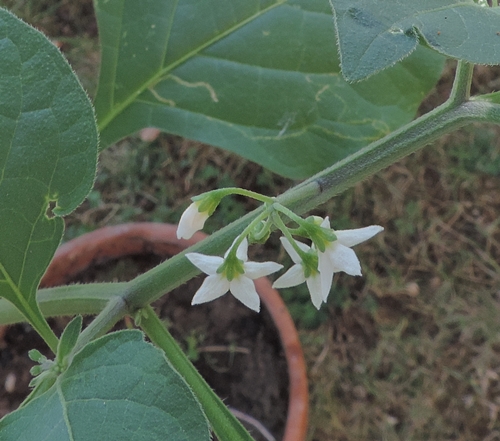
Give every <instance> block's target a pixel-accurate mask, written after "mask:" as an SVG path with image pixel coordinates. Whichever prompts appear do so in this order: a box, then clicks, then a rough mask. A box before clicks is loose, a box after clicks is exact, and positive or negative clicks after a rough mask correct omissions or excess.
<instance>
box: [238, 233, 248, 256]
mask: <svg viewBox="0 0 500 441" xmlns="http://www.w3.org/2000/svg"><path fill="white" fill-rule="evenodd" d="M236 257H237V258H238V259H240V260H243V262H246V261H247V260H248V240H247V238H246V237H245V239H243V242H241V243H240V246H239V247H238V249H237V250H236Z"/></svg>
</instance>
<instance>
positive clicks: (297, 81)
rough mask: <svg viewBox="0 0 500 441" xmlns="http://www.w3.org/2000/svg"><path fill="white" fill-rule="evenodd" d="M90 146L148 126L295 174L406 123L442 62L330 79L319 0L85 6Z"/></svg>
mask: <svg viewBox="0 0 500 441" xmlns="http://www.w3.org/2000/svg"><path fill="white" fill-rule="evenodd" d="M95 5H96V13H97V18H98V25H99V32H100V38H101V44H102V63H101V75H100V80H99V88H98V93H97V96H96V100H95V105H96V111H97V115H98V122H99V127H100V130H101V134H102V147H103V148H104V147H106V146H107V145H109V144H110V143H113V142H115V141H117V140H118V139H120V138H123V137H124V136H126V135H129V134H131V133H133V132H135V131H137V130H139V129H141V128H143V127H147V126H154V127H158V128H160V129H162V130H164V131H167V132H170V133H174V134H178V135H182V136H184V137H187V138H191V139H195V140H198V141H202V142H205V143H209V144H213V145H216V146H219V147H223V148H225V149H227V150H231V151H233V152H236V153H238V154H240V155H242V156H244V157H245V158H248V159H251V160H253V161H255V162H257V163H260V164H262V165H264V166H266V167H268V168H270V169H271V170H273V171H275V172H278V173H280V174H282V175H285V176H289V177H293V178H304V177H306V176H309V175H311V174H313V173H315V172H317V171H319V170H321V169H323V168H324V167H326V166H327V165H329V164H332V163H334V162H335V161H337V160H339V159H341V158H343V157H345V156H347V155H348V154H350V153H352V152H353V151H356V150H357V149H359V148H360V147H362V146H364V145H366V144H368V143H369V142H371V141H374V140H376V139H378V138H380V137H382V136H384V135H386V134H387V133H389V132H391V131H392V130H394V129H395V128H397V127H399V126H400V125H402V124H404V123H406V122H408V121H409V120H411V119H412V118H413V116H414V114H415V111H416V109H417V106H418V104H419V103H420V101H421V100H422V99H423V97H424V96H425V95H426V93H427V92H428V91H429V90H430V88H432V87H433V85H434V84H435V82H436V81H437V78H438V77H439V74H440V72H441V68H442V61H443V60H442V58H441V57H440V56H438V55H437V54H435V53H433V51H430V50H426V49H421V50H420V51H417V53H416V54H415V55H414V56H413V57H412V58H411V59H409V60H407V62H406V63H404V64H401V65H398V66H396V67H395V68H394V69H393V70H391V71H390V72H387V73H383V74H382V75H379V76H377V77H375V78H373V79H372V80H370V81H369V82H367V83H365V84H362V85H354V86H350V85H348V84H347V83H346V82H345V81H344V80H343V79H342V77H341V75H340V73H339V72H340V69H339V61H338V56H337V50H336V44H335V35H334V27H333V21H332V15H331V9H330V6H329V4H328V0H289V1H276V0H231V1H222V2H221V1H220V0H204V1H198V0H178V1H174V0H145V1H141V2H137V1H136V0H106V1H104V0H96V2H95Z"/></svg>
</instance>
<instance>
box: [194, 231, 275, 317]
mask: <svg viewBox="0 0 500 441" xmlns="http://www.w3.org/2000/svg"><path fill="white" fill-rule="evenodd" d="M247 252H248V241H247V239H246V238H245V239H244V240H243V242H242V243H241V244H240V246H239V247H238V249H237V251H236V257H237V258H238V259H239V260H240V261H242V262H243V263H242V266H243V274H238V273H237V274H236V275H235V276H234V278H233V279H232V280H228V279H227V276H226V274H225V273H224V272H222V273H217V270H218V269H219V268H220V267H221V265H222V264H223V263H224V261H225V258H226V257H227V255H228V253H229V251H228V252H227V253H226V255H225V256H224V258H222V257H218V256H206V255H204V254H200V253H188V254H186V257H187V258H188V259H189V260H190V261H191V263H192V264H193V265H194V266H196V267H197V268H199V269H200V270H201V271H203V272H204V273H205V274H207V275H208V277H207V278H206V279H205V280H204V281H203V283H202V285H201V287H200V289H198V291H197V292H196V294H195V296H194V297H193V300H192V302H191V304H192V305H196V304H199V303H205V302H209V301H211V300H215V299H217V298H218V297H221V296H223V295H224V294H225V293H226V292H228V291H230V292H231V294H232V295H233V296H234V297H236V298H237V299H238V300H239V301H240V302H241V303H243V304H244V305H245V306H248V307H249V308H250V309H253V310H254V311H257V312H259V310H260V298H259V295H258V294H257V291H256V289H255V285H254V283H253V280H254V279H258V278H259V277H264V276H268V275H269V274H272V273H274V272H276V271H279V270H280V269H281V268H283V265H280V264H278V263H275V262H248V256H247Z"/></svg>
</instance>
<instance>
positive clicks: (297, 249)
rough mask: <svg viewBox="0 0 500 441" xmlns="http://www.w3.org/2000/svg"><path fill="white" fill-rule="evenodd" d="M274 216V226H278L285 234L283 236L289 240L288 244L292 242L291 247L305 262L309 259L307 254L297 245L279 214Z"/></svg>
mask: <svg viewBox="0 0 500 441" xmlns="http://www.w3.org/2000/svg"><path fill="white" fill-rule="evenodd" d="M273 214H274V216H273V220H274V225H276V226H277V227H278V228H279V230H280V231H281V232H282V233H283V235H284V236H285V237H286V238H287V239H288V242H290V245H291V246H292V247H293V249H294V250H295V252H296V253H297V254H298V255H299V256H300V258H301V259H302V260H304V259H305V258H306V257H307V253H305V252H304V251H302V250H301V249H300V247H299V246H298V245H297V242H296V241H295V239H294V238H293V237H292V235H291V234H290V230H289V229H288V228H287V226H286V225H285V223H284V222H283V220H282V219H281V217H280V215H279V214H278V213H273Z"/></svg>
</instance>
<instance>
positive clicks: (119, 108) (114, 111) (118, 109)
mask: <svg viewBox="0 0 500 441" xmlns="http://www.w3.org/2000/svg"><path fill="white" fill-rule="evenodd" d="M286 2H287V0H277V1H276V3H274V4H273V5H271V6H268V7H267V8H264V9H262V10H260V11H258V12H257V13H255V14H254V15H251V16H250V17H248V18H247V19H245V20H242V21H241V22H239V23H237V24H236V25H235V26H232V27H230V28H228V29H226V30H225V31H224V32H221V33H220V34H219V35H217V36H215V37H214V38H212V39H210V40H207V41H206V42H205V43H204V44H202V45H200V46H199V47H197V48H196V49H193V50H192V51H190V52H188V53H187V54H185V55H184V56H183V57H181V58H179V59H178V60H177V61H175V62H173V63H171V64H169V65H167V66H165V67H164V68H162V69H160V70H159V71H158V72H157V73H156V74H155V75H153V77H151V78H150V79H149V80H147V81H146V82H144V83H143V84H142V85H141V86H139V87H138V88H137V89H136V90H135V91H133V92H132V93H131V94H130V95H129V97H128V98H127V99H126V100H124V101H122V102H121V103H120V104H118V105H115V106H113V107H112V108H111V111H110V112H109V113H108V114H107V115H106V116H105V117H103V119H102V120H101V121H99V122H98V129H99V132H100V133H102V132H103V131H104V130H105V129H106V127H107V126H108V125H109V124H110V123H111V122H112V121H113V120H114V119H115V118H116V117H117V116H118V115H119V114H120V113H122V112H123V111H124V110H125V109H126V108H127V107H128V106H130V105H131V104H132V103H133V102H134V101H135V100H136V98H137V97H138V96H139V95H141V94H142V93H143V92H144V91H145V90H147V89H148V88H150V87H153V86H154V85H155V84H156V83H157V82H158V81H160V80H161V79H162V78H163V77H165V76H166V75H167V74H168V73H169V72H171V71H172V70H174V69H175V68H176V67H178V66H180V65H181V64H183V63H185V62H186V61H188V60H189V59H191V58H192V57H194V56H195V55H197V54H198V53H199V52H201V51H202V50H204V49H206V48H207V47H210V46H211V45H213V44H215V43H217V42H218V41H220V40H222V39H223V38H224V37H226V36H228V35H230V34H232V33H233V32H235V31H237V30H238V29H240V28H242V27H243V26H245V25H247V24H248V23H251V22H252V21H253V20H255V19H257V18H259V17H260V16H262V15H264V14H266V13H267V12H269V11H270V10H272V9H274V8H275V7H277V6H281V5H283V4H285V3H286ZM103 147H104V148H105V147H106V146H103Z"/></svg>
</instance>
